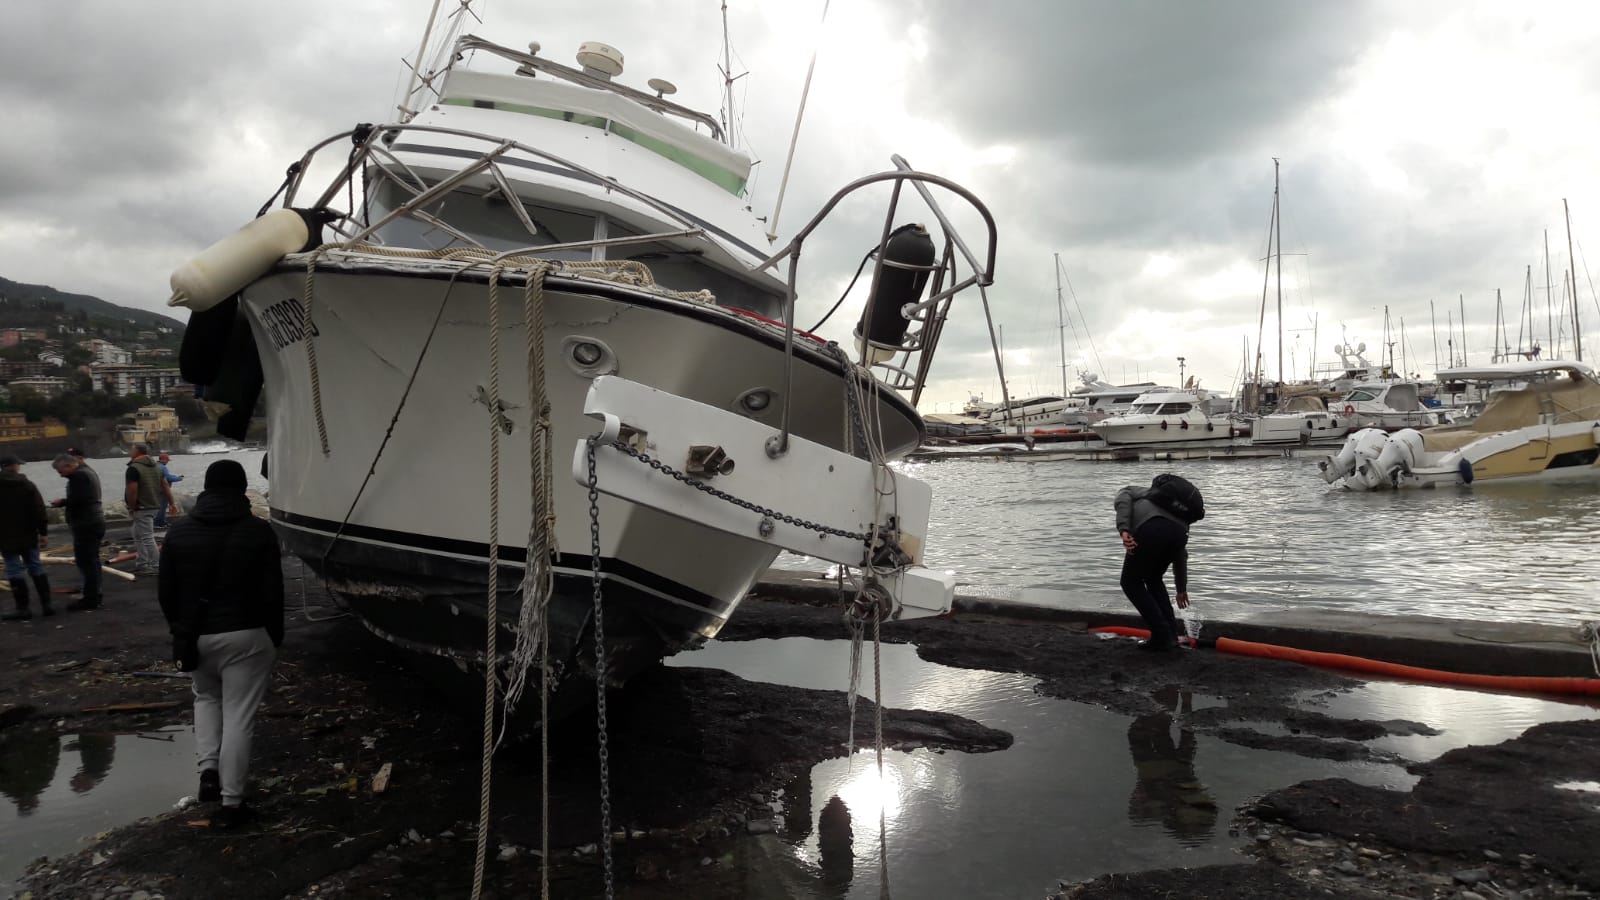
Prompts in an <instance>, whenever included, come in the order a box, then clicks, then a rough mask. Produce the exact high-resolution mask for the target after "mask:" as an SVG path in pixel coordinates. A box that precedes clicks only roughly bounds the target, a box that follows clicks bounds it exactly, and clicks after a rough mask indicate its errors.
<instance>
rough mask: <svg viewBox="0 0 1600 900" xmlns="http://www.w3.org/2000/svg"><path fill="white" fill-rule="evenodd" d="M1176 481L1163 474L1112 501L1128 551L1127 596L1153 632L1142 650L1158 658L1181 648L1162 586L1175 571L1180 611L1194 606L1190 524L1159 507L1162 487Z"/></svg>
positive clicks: (1125, 567) (1125, 564) (1175, 620)
mask: <svg viewBox="0 0 1600 900" xmlns="http://www.w3.org/2000/svg"><path fill="white" fill-rule="evenodd" d="M1172 477H1173V476H1171V475H1157V476H1156V477H1155V479H1154V480H1153V481H1152V482H1151V483H1150V487H1148V488H1139V487H1135V486H1133V485H1129V486H1128V487H1125V488H1123V489H1122V490H1121V491H1119V492H1118V493H1117V499H1116V500H1114V501H1113V502H1112V506H1113V507H1114V508H1115V509H1116V512H1117V532H1118V533H1119V534H1120V535H1121V536H1122V547H1123V550H1125V551H1126V553H1125V554H1124V556H1123V558H1122V592H1123V593H1124V594H1126V595H1127V596H1128V601H1129V602H1130V603H1132V604H1133V607H1134V609H1137V610H1138V611H1139V615H1140V616H1142V617H1143V618H1144V622H1145V627H1147V628H1149V629H1150V639H1149V640H1147V641H1145V642H1143V643H1142V644H1140V645H1139V646H1140V648H1141V649H1143V650H1152V651H1155V652H1158V653H1159V652H1166V651H1171V650H1176V649H1178V618H1177V615H1176V614H1175V613H1173V611H1172V601H1171V600H1170V599H1168V597H1167V588H1166V585H1165V584H1163V583H1162V577H1163V576H1164V575H1166V573H1167V569H1168V568H1169V567H1170V568H1171V569H1172V580H1173V582H1174V584H1173V586H1174V587H1175V588H1176V589H1177V592H1178V597H1177V600H1178V608H1179V609H1187V608H1188V607H1189V523H1188V522H1186V521H1184V519H1183V518H1181V517H1180V516H1179V515H1178V514H1177V513H1175V512H1173V511H1172V510H1170V509H1168V508H1167V507H1166V506H1164V505H1163V504H1161V503H1159V502H1157V499H1158V498H1159V492H1160V488H1161V485H1162V484H1163V483H1164V482H1165V481H1166V480H1167V479H1169V478H1172Z"/></svg>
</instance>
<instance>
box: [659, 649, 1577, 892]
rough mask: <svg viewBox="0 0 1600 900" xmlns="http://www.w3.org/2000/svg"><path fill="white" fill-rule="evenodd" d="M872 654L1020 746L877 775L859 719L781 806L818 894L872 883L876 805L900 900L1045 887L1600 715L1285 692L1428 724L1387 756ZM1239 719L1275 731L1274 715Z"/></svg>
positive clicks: (1213, 848)
mask: <svg viewBox="0 0 1600 900" xmlns="http://www.w3.org/2000/svg"><path fill="white" fill-rule="evenodd" d="M865 652H866V653H867V654H869V656H868V660H867V662H866V669H867V674H866V676H865V679H864V686H863V688H862V690H863V692H864V693H865V694H866V695H868V696H870V694H871V692H872V686H871V685H872V676H871V662H870V654H871V652H872V650H871V647H870V646H869V647H868V648H867V649H866V651H865ZM882 652H883V657H882V671H883V685H884V697H883V700H884V703H885V705H887V706H889V707H894V708H911V709H937V710H941V711H945V712H950V713H955V714H957V715H962V716H966V717H969V718H971V719H974V720H976V721H978V722H980V723H982V724H984V725H987V726H990V727H992V728H998V729H1001V730H1004V731H1006V732H1008V733H1010V734H1011V735H1013V736H1014V738H1015V743H1013V744H1012V746H1011V747H1009V748H1007V749H1005V750H1002V751H999V752H995V753H939V752H935V751H931V750H914V751H910V752H902V751H894V750H890V751H886V752H885V753H884V760H883V772H882V776H881V777H880V775H879V772H878V767H877V762H876V756H875V753H874V751H873V749H872V737H871V735H872V730H871V725H870V722H858V723H857V726H856V727H857V734H858V739H857V744H856V748H857V749H856V752H855V753H854V754H853V755H851V756H848V757H843V758H838V759H831V760H827V761H824V762H822V763H819V764H818V765H816V766H814V767H813V768H812V769H811V771H810V772H809V773H808V774H806V775H804V776H802V777H800V778H798V779H796V780H795V781H794V782H793V783H791V784H789V785H788V786H787V787H785V788H784V791H783V794H782V795H781V796H780V797H778V798H775V800H774V802H773V809H774V813H775V815H776V816H777V817H778V821H779V824H778V830H777V833H778V836H779V838H780V839H782V840H783V841H784V842H785V843H786V844H787V845H788V846H789V848H790V852H791V853H792V854H793V856H794V858H795V859H797V860H798V861H799V862H801V863H802V864H804V865H806V866H807V867H808V868H810V869H812V870H813V871H814V872H815V873H816V877H817V884H818V885H819V887H820V890H819V891H818V892H817V893H816V894H815V896H817V897H835V898H847V897H848V898H870V897H876V896H879V893H878V886H879V881H880V874H881V867H880V849H879V840H878V837H879V827H878V826H879V821H880V817H881V820H882V822H883V826H884V829H885V830H884V832H883V833H884V835H885V837H886V856H887V860H888V866H889V874H890V878H889V880H890V882H892V884H893V887H894V894H895V896H907V897H1038V896H1044V895H1045V894H1047V893H1048V892H1049V891H1050V890H1051V889H1052V888H1054V886H1055V885H1056V884H1057V882H1058V881H1060V880H1063V879H1064V880H1068V881H1071V880H1077V879H1085V878H1092V877H1094V876H1097V875H1101V874H1104V873H1106V872H1133V871H1139V870H1147V869H1159V868H1167V867H1172V866H1201V865H1208V864H1221V863H1230V862H1237V861H1238V860H1239V858H1240V857H1239V856H1238V852H1237V851H1238V848H1239V847H1240V846H1241V845H1243V844H1244V843H1245V842H1247V841H1249V840H1250V839H1251V837H1250V835H1249V834H1245V833H1234V832H1233V831H1232V830H1231V829H1230V825H1231V823H1232V819H1233V813H1234V810H1236V809H1238V808H1239V807H1241V806H1243V805H1246V804H1247V803H1248V802H1249V801H1250V800H1251V799H1252V798H1255V797H1258V796H1260V795H1262V794H1265V793H1267V792H1269V791H1273V790H1277V789H1279V788H1283V787H1287V786H1288V785H1291V784H1295V783H1297V782H1300V781H1305V780H1310V779H1317V778H1344V779H1348V780H1350V781H1353V782H1356V783H1358V784H1366V785H1372V786H1375V787H1382V788H1386V789H1390V790H1399V791H1404V790H1409V789H1410V788H1411V787H1412V786H1413V785H1414V784H1415V783H1416V781H1417V777H1416V776H1415V775H1414V774H1412V773H1410V772H1408V771H1407V770H1406V768H1405V766H1406V764H1407V763H1410V762H1424V761H1427V760H1431V759H1434V758H1436V757H1438V756H1439V755H1440V754H1442V753H1444V752H1445V751H1447V750H1451V749H1455V748H1457V747H1464V746H1467V745H1469V744H1492V743H1497V742H1499V741H1503V740H1509V739H1511V738H1514V737H1516V736H1517V735H1519V734H1521V733H1522V732H1523V731H1525V730H1526V729H1527V728H1529V727H1531V726H1532V725H1534V724H1537V723H1539V722H1554V721H1563V720H1569V719H1585V718H1593V717H1594V716H1595V715H1596V714H1597V712H1600V710H1597V709H1596V708H1595V707H1593V706H1588V705H1583V704H1571V703H1558V702H1552V701H1549V700H1541V699H1537V698H1532V697H1514V696H1508V695H1500V694H1489V693H1479V692H1472V691H1461V690H1454V689H1449V688H1438V687H1430V686H1426V685H1415V684H1404V683H1392V682H1369V683H1366V684H1364V685H1360V686H1353V689H1352V690H1349V691H1340V692H1333V691H1312V692H1307V693H1306V694H1304V695H1302V696H1300V697H1298V698H1297V700H1296V701H1295V702H1296V705H1298V707H1299V708H1301V709H1304V710H1307V711H1312V712H1317V713H1322V714H1325V715H1330V716H1333V717H1335V718H1339V719H1353V720H1394V719H1403V720H1406V721H1411V722H1415V723H1417V724H1420V725H1425V726H1427V727H1426V728H1424V729H1419V730H1420V731H1422V732H1423V733H1420V734H1413V735H1403V736H1389V737H1384V738H1380V739H1378V740H1376V741H1372V742H1369V745H1370V746H1372V747H1373V749H1374V750H1377V751H1380V753H1381V754H1384V755H1385V756H1386V757H1387V759H1388V760H1391V761H1346V762H1338V761H1332V760H1326V759H1314V758H1308V757H1305V756H1300V755H1296V754H1294V753H1288V752H1283V751H1277V750H1261V749H1252V748H1249V747H1244V746H1240V745H1239V744H1237V743H1231V742H1229V741H1225V740H1222V739H1221V738H1219V737H1216V736H1214V735H1211V734H1206V733H1201V732H1198V731H1195V730H1191V729H1190V728H1188V727H1187V725H1186V724H1185V720H1184V714H1185V712H1186V711H1188V710H1200V709H1204V708H1206V707H1211V706H1227V705H1229V702H1230V701H1229V699H1228V698H1226V697H1215V696H1207V695H1204V694H1202V693H1199V692H1193V693H1191V692H1188V691H1184V690H1181V689H1179V688H1177V687H1172V688H1169V689H1166V690H1164V691H1159V692H1157V694H1156V695H1152V699H1154V700H1156V702H1157V703H1158V704H1160V705H1161V708H1162V710H1163V711H1160V712H1153V713H1148V714H1145V715H1142V716H1129V715H1124V714H1120V713H1117V712H1113V711H1109V710H1105V709H1101V708H1099V707H1096V706H1092V705H1089V704H1086V703H1079V702H1075V701H1070V700H1061V699H1055V698H1051V697H1046V696H1043V695H1041V694H1039V693H1038V692H1036V691H1035V690H1034V688H1033V686H1034V683H1035V679H1033V678H1030V677H1027V676H1023V675H1015V674H1009V673H1002V672H990V671H981V670H971V669H956V668H951V667H948V666H943V665H939V664H937V663H932V662H928V661H926V660H923V659H921V658H919V657H918V656H917V653H916V648H915V647H913V646H910V645H905V644H886V645H884V646H883V648H882ZM849 654H850V645H849V643H848V642H847V641H837V640H836V641H819V640H812V639H807V638H781V639H776V640H755V641H741V642H735V643H725V642H721V641H713V642H711V643H709V644H707V645H706V646H705V647H704V648H703V649H701V650H697V651H695V652H692V653H683V654H679V655H678V656H675V657H672V658H671V659H670V660H669V661H668V664H669V665H679V666H705V667H709V668H719V669H725V670H727V671H730V672H733V673H734V674H737V675H739V676H741V677H744V678H748V679H752V680H757V681H768V682H776V683H780V684H788V685H793V686H797V687H804V688H811V689H815V690H843V689H845V687H846V681H847V673H848V671H849ZM1241 727H1243V728H1246V729H1250V730H1255V731H1260V732H1262V733H1267V734H1271V733H1275V730H1281V729H1282V725H1281V724H1279V723H1276V722H1247V723H1241ZM842 738H843V736H842V735H841V739H842ZM863 745H864V746H863ZM1574 789H1581V788H1574ZM841 821H842V822H843V825H842V826H840V824H839V823H840V822H841ZM830 825H831V826H833V827H832V828H831V832H832V833H831V834H830ZM841 834H842V835H843V839H842V840H841V839H840V838H839V835H841Z"/></svg>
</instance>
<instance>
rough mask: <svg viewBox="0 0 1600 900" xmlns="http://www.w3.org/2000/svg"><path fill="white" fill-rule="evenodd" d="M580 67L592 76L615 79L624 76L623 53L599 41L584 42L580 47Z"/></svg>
mask: <svg viewBox="0 0 1600 900" xmlns="http://www.w3.org/2000/svg"><path fill="white" fill-rule="evenodd" d="M578 65H580V66H583V70H584V72H586V73H588V74H590V75H598V76H600V77H602V78H615V77H617V76H618V75H621V74H622V51H621V50H618V49H617V48H615V47H613V46H611V45H610V44H602V43H600V42H599V41H584V42H583V43H581V44H579V45H578Z"/></svg>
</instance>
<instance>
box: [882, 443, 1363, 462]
mask: <svg viewBox="0 0 1600 900" xmlns="http://www.w3.org/2000/svg"><path fill="white" fill-rule="evenodd" d="M1341 441H1342V439H1341ZM1338 447H1339V445H1338V444H1279V445H1275V444H1252V443H1250V442H1248V441H1241V440H1238V439H1236V438H1218V439H1216V440H1213V441H1184V442H1182V443H1167V444H1140V445H1122V446H1115V447H1113V446H1108V445H1107V444H1106V443H1105V442H1103V441H1097V442H1095V443H1094V444H1091V445H1089V446H1076V447H1062V446H1051V447H1048V448H1043V447H1035V448H1033V449H1029V448H1028V447H1025V446H1020V447H1019V446H1005V447H986V448H984V449H981V450H945V449H937V448H930V449H925V450H916V451H914V452H912V453H910V454H908V455H907V456H906V459H907V460H910V461H913V462H940V461H945V460H967V461H971V462H1061V461H1066V460H1076V461H1084V462H1150V461H1155V462H1178V461H1181V460H1189V459H1212V460H1228V459H1285V458H1288V457H1294V456H1306V455H1311V456H1326V455H1328V454H1329V453H1334V452H1336V451H1337V450H1338Z"/></svg>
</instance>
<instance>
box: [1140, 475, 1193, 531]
mask: <svg viewBox="0 0 1600 900" xmlns="http://www.w3.org/2000/svg"><path fill="white" fill-rule="evenodd" d="M1144 498H1145V499H1146V500H1149V501H1150V502H1151V503H1154V504H1155V505H1157V506H1159V507H1161V508H1162V509H1164V510H1166V511H1167V512H1169V513H1172V514H1173V515H1174V516H1177V517H1178V518H1179V519H1180V520H1182V521H1183V522H1184V523H1185V524H1188V525H1193V524H1194V523H1196V522H1198V521H1200V520H1201V519H1204V518H1205V517H1206V502H1205V498H1204V497H1202V496H1200V489H1199V488H1197V487H1195V486H1194V485H1192V484H1190V483H1189V481H1188V480H1187V479H1185V478H1182V477H1179V476H1177V475H1171V474H1167V475H1157V476H1156V478H1155V480H1154V481H1152V482H1151V483H1150V490H1148V491H1146V492H1145V495H1144Z"/></svg>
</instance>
